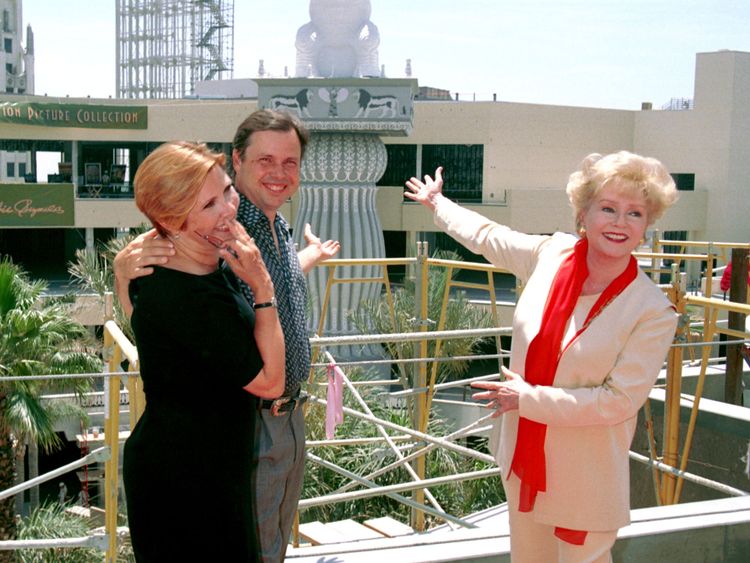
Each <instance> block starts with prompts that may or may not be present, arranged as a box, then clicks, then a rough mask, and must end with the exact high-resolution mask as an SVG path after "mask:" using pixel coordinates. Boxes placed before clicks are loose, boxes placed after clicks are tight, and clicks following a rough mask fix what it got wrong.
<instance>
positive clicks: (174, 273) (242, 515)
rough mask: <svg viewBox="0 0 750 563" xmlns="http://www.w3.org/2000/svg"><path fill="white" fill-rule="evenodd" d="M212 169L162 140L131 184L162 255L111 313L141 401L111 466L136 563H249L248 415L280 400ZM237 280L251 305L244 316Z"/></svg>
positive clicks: (229, 211)
mask: <svg viewBox="0 0 750 563" xmlns="http://www.w3.org/2000/svg"><path fill="white" fill-rule="evenodd" d="M223 165H224V156H223V155H220V154H216V153H213V152H211V151H210V150H209V149H208V148H207V147H206V146H205V145H201V144H194V143H188V142H172V143H166V144H164V145H162V146H160V147H159V148H157V149H156V150H155V151H154V152H152V153H151V154H150V155H149V156H148V157H147V158H146V159H145V160H144V162H143V164H141V166H140V167H139V168H138V172H137V174H136V176H135V181H134V184H135V198H136V204H137V205H138V208H139V209H140V210H141V211H142V212H143V213H144V214H145V215H146V216H147V217H148V218H149V219H150V220H151V222H152V223H153V225H154V227H155V228H156V229H157V230H158V231H159V233H160V235H161V236H162V237H165V238H168V239H169V240H170V241H171V242H172V244H173V247H174V255H173V256H171V257H170V259H169V263H168V264H165V265H164V266H157V267H155V268H154V273H153V274H152V275H150V276H145V277H141V278H138V279H137V280H134V282H133V283H131V285H130V303H123V305H124V308H125V309H126V311H131V310H132V317H131V322H132V326H133V331H134V333H135V339H136V345H137V347H138V353H139V358H140V370H141V377H142V378H143V385H144V391H145V393H146V409H145V412H144V414H143V416H142V417H141V419H140V420H139V421H138V424H137V425H136V427H135V428H134V429H133V432H132V434H131V436H130V438H128V440H127V442H126V443H125V454H124V460H123V480H124V483H125V495H126V499H127V509H128V521H129V526H130V535H131V542H132V545H133V550H134V552H135V556H136V559H137V560H138V561H139V562H151V561H159V562H162V561H187V560H198V561H203V560H213V561H238V562H246V561H256V560H257V559H258V555H257V551H258V549H257V541H256V538H255V522H254V513H255V511H254V510H253V506H252V502H253V499H252V490H253V487H252V481H251V480H252V473H253V471H252V469H253V467H252V465H253V436H254V429H253V420H254V417H253V412H252V411H253V409H255V408H257V404H256V401H257V398H256V397H262V398H274V397H277V396H279V395H280V394H281V393H282V392H283V390H284V339H283V335H282V332H281V326H280V325H279V320H278V316H277V314H276V308H275V301H274V299H273V295H274V290H273V284H272V282H271V278H270V277H269V275H268V272H267V271H266V269H265V266H264V264H263V260H262V259H261V257H260V254H259V252H258V249H257V248H256V246H255V244H254V243H253V240H252V239H251V238H250V237H249V236H248V235H247V233H246V232H245V231H244V229H243V228H242V227H241V226H240V225H239V224H238V223H237V221H236V220H235V215H236V212H237V205H238V196H237V193H236V192H235V190H234V188H233V186H232V183H231V180H230V179H229V177H228V176H227V174H226V173H225V172H224V168H223ZM237 277H239V278H240V279H242V280H243V281H244V282H246V283H247V284H248V285H249V286H250V288H251V289H252V291H253V293H254V294H255V295H256V296H257V303H256V305H255V308H254V309H253V308H251V307H250V306H249V305H248V303H247V301H246V300H245V299H244V297H243V296H242V294H241V293H240V291H239V288H238V282H237V279H236V278H237ZM208 558H210V559H208Z"/></svg>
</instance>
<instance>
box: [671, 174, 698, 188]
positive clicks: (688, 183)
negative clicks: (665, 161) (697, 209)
mask: <svg viewBox="0 0 750 563" xmlns="http://www.w3.org/2000/svg"><path fill="white" fill-rule="evenodd" d="M671 176H672V179H673V180H674V183H675V186H677V189H678V190H679V191H681V192H692V191H694V190H695V174H685V173H678V174H672V175H671Z"/></svg>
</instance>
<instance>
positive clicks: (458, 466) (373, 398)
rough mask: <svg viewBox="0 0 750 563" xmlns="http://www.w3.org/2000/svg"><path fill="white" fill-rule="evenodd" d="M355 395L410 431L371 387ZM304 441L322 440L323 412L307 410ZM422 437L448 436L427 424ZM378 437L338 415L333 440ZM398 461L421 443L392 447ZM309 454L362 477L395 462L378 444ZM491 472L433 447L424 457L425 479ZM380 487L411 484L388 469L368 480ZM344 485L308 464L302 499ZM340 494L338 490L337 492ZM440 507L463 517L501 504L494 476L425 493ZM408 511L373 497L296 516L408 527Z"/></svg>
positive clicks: (349, 402)
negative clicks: (383, 520) (390, 521)
mask: <svg viewBox="0 0 750 563" xmlns="http://www.w3.org/2000/svg"><path fill="white" fill-rule="evenodd" d="M349 377H350V378H351V379H352V380H356V379H357V378H358V374H357V373H352V374H349ZM357 390H358V392H359V393H360V394H361V395H362V397H363V399H364V400H365V402H366V403H367V405H368V407H369V408H370V409H371V411H372V412H373V415H374V416H376V417H378V418H381V419H383V420H387V421H389V422H392V423H394V424H398V425H400V426H404V427H407V428H408V427H410V426H411V423H410V417H409V415H408V413H407V411H406V409H404V408H402V407H400V406H391V405H389V404H388V398H387V396H386V394H385V393H384V392H383V391H379V390H377V389H376V388H374V387H370V386H368V387H364V386H358V387H357ZM344 404H345V406H348V407H350V408H352V409H354V410H358V411H362V408H361V407H360V405H359V404H358V403H357V402H356V401H355V399H354V398H353V397H352V396H351V393H349V392H347V391H345V392H344ZM305 424H306V427H307V438H308V440H323V439H325V409H324V408H322V407H320V406H316V405H312V406H311V408H310V409H309V410H308V412H307V416H306V418H305ZM386 431H387V432H388V434H389V435H391V436H394V435H397V434H398V432H395V431H393V430H386ZM428 433H429V434H431V435H433V436H444V435H446V434H447V433H448V431H447V430H446V426H445V423H444V422H443V421H441V420H436V419H433V420H431V421H430V423H429V426H428ZM380 436H381V435H380V433H379V432H378V430H377V428H376V427H375V425H374V424H372V423H370V422H367V421H363V420H361V419H359V418H355V417H353V416H350V415H344V421H343V424H341V425H339V426H338V427H337V428H336V438H337V439H344V438H370V437H380ZM480 443H481V446H480V447H479V449H482V450H484V449H486V440H480ZM397 446H398V447H399V448H400V449H401V451H402V453H403V455H404V456H407V455H409V453H411V452H412V451H414V450H415V449H417V448H421V447H422V446H423V444H421V443H415V442H414V441H408V442H403V441H399V442H397ZM311 453H312V454H313V455H315V456H317V457H320V458H322V459H324V460H326V461H328V462H330V463H333V464H336V465H338V466H340V467H342V468H343V469H345V470H347V471H349V472H351V473H354V474H356V475H359V476H361V477H366V476H368V475H369V474H371V473H373V472H375V471H377V470H378V469H380V468H382V467H385V466H388V465H390V464H392V463H394V462H395V461H396V455H395V453H394V452H393V451H392V450H391V449H390V447H389V446H388V445H387V444H385V443H384V442H379V443H368V444H358V445H346V446H326V447H318V448H314V449H312V450H311ZM412 463H414V462H412ZM490 467H492V465H490V464H486V463H484V462H481V461H478V460H475V459H473V458H467V457H465V456H463V455H461V454H459V453H456V452H452V451H450V450H446V449H441V448H434V449H432V450H431V451H430V452H429V453H428V454H427V457H426V470H425V475H426V477H427V478H431V477H438V476H445V475H454V474H457V473H466V472H470V471H476V470H481V469H487V468H490ZM370 480H372V481H374V482H375V483H377V484H378V485H381V486H386V485H394V484H398V483H405V482H408V481H411V480H412V479H411V477H410V475H409V474H408V473H407V472H406V470H405V469H403V468H402V467H399V468H397V469H391V470H389V471H387V472H385V473H383V474H382V475H379V476H376V477H373V478H372V479H370ZM349 482H350V478H348V477H346V476H343V475H341V474H339V473H337V472H335V471H333V470H331V469H328V468H325V467H323V466H321V465H319V464H317V463H314V462H312V461H308V462H307V464H306V466H305V483H304V489H303V495H302V498H312V497H317V496H323V495H326V494H330V493H332V492H334V491H337V489H338V488H339V487H342V486H344V485H345V484H347V483H349ZM364 487H365V486H364V485H357V486H356V487H355V488H353V489H348V490H359V489H363V488H364ZM339 492H341V491H339ZM431 492H432V494H433V495H434V496H435V497H436V499H437V501H438V502H439V503H440V505H441V506H442V508H443V509H444V510H445V511H446V512H448V513H450V514H453V515H455V516H459V517H460V516H465V515H467V514H470V513H472V512H476V511H479V510H483V509H486V508H489V507H491V506H495V505H497V504H499V503H500V502H503V501H504V494H503V488H502V483H501V481H500V478H499V477H493V478H484V479H481V480H468V481H462V482H458V483H452V484H450V485H443V486H441V487H434V488H432V489H431ZM411 494H412V493H409V492H406V493H402V496H405V497H407V498H410V497H411ZM410 511H411V508H410V507H408V506H406V505H404V504H402V503H400V502H398V501H397V500H395V499H391V498H389V497H387V496H384V495H379V496H375V497H370V498H365V499H359V500H352V501H347V502H339V503H336V504H330V505H323V506H319V507H313V508H310V509H308V510H305V511H304V512H302V513H301V514H300V520H301V522H311V521H315V520H319V521H322V522H332V521H336V520H343V519H346V518H354V519H356V520H358V521H363V520H366V519H368V518H377V517H381V516H391V517H392V518H395V519H396V520H399V521H401V522H405V523H407V522H409V516H410ZM426 522H427V524H428V526H431V525H433V524H434V525H439V524H442V523H443V521H442V520H441V519H439V518H435V517H432V516H428V517H427V518H426Z"/></svg>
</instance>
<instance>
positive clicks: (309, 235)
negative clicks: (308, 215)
mask: <svg viewBox="0 0 750 563" xmlns="http://www.w3.org/2000/svg"><path fill="white" fill-rule="evenodd" d="M305 243H306V246H305V248H303V249H302V250H300V251H299V252H298V253H297V257H298V258H299V263H300V266H302V272H303V273H305V274H307V273H308V272H309V271H310V270H312V269H313V268H314V267H315V266H317V265H318V264H320V263H321V262H323V261H324V260H328V259H329V258H333V257H334V256H336V254H337V253H338V251H339V250H341V244H340V243H339V241H337V240H327V241H325V242H322V241H321V240H320V239H319V238H318V237H316V236H315V235H314V234H313V232H312V229H311V228H310V223H305Z"/></svg>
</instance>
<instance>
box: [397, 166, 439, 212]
mask: <svg viewBox="0 0 750 563" xmlns="http://www.w3.org/2000/svg"><path fill="white" fill-rule="evenodd" d="M406 187H407V188H409V189H410V190H411V191H407V192H404V195H405V196H406V197H407V198H409V199H411V200H412V201H416V202H417V203H421V204H422V205H424V206H425V207H427V208H428V209H430V210H431V211H434V210H435V204H436V202H437V198H439V197H442V194H443V167H442V166H438V168H437V170H435V179H434V180H433V179H432V178H431V177H430V175H429V174H425V176H424V182H423V181H422V180H420V179H419V178H416V177H412V178H411V179H410V180H408V181H407V182H406Z"/></svg>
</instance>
